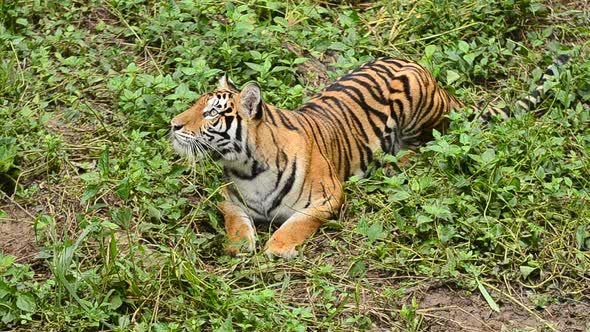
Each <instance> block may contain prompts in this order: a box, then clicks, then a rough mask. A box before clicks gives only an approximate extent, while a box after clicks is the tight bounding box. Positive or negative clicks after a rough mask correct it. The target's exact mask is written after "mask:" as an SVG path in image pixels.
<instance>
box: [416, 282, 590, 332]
mask: <svg viewBox="0 0 590 332" xmlns="http://www.w3.org/2000/svg"><path fill="white" fill-rule="evenodd" d="M416 300H417V303H418V304H419V312H420V313H421V314H422V315H423V316H424V320H425V328H426V329H425V330H427V331H552V329H551V328H550V327H549V326H552V327H553V329H554V331H572V332H574V331H582V332H585V331H590V302H589V301H586V302H574V301H572V300H568V301H565V302H564V303H553V304H550V305H548V306H547V307H546V308H545V309H537V310H535V309H533V311H532V312H529V311H528V310H527V309H525V307H523V306H520V305H518V304H515V303H513V302H508V300H507V299H506V300H505V301H503V302H500V301H498V302H500V303H498V304H499V305H500V312H499V313H497V312H494V311H492V310H491V309H490V307H489V306H488V304H487V303H486V301H485V300H484V298H483V297H482V296H481V295H479V294H477V293H470V292H468V291H464V290H455V289H451V288H448V287H441V288H437V289H430V290H428V291H426V292H419V293H417V294H416ZM520 300H522V301H521V303H522V302H525V305H526V307H527V308H531V307H532V306H531V303H528V301H526V299H519V301H520ZM535 316H537V317H535Z"/></svg>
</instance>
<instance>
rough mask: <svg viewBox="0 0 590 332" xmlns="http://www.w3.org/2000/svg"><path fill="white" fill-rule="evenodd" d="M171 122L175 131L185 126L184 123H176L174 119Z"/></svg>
mask: <svg viewBox="0 0 590 332" xmlns="http://www.w3.org/2000/svg"><path fill="white" fill-rule="evenodd" d="M170 124H171V125H172V130H173V131H178V130H180V129H182V127H184V125H183V124H179V123H175V122H174V121H172V122H171V123H170Z"/></svg>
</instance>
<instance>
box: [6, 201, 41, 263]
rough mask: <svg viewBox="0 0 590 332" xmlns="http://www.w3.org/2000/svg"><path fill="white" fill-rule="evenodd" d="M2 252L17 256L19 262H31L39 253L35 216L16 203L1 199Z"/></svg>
mask: <svg viewBox="0 0 590 332" xmlns="http://www.w3.org/2000/svg"><path fill="white" fill-rule="evenodd" d="M0 210H2V211H4V214H2V215H0V252H2V254H3V255H5V256H9V255H10V256H16V257H17V260H16V262H18V263H29V262H31V261H32V260H33V259H34V257H35V255H36V254H37V251H38V248H37V244H36V242H35V231H34V228H33V222H34V220H33V218H32V217H31V216H30V215H29V214H28V213H27V212H25V211H24V210H22V209H20V208H19V207H18V206H16V205H15V204H14V203H12V204H10V203H7V202H4V204H2V203H1V201H0Z"/></svg>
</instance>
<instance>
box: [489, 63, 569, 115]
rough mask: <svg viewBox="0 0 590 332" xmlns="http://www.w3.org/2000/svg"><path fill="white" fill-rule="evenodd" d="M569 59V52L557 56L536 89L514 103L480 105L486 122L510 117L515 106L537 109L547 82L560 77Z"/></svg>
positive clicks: (528, 109) (539, 113) (528, 110)
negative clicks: (498, 105)
mask: <svg viewBox="0 0 590 332" xmlns="http://www.w3.org/2000/svg"><path fill="white" fill-rule="evenodd" d="M568 60H569V56H568V55H567V54H562V55H560V56H559V57H557V59H556V60H554V61H553V63H552V64H551V65H549V67H547V69H546V70H545V72H544V73H543V74H542V75H541V77H540V78H539V80H538V81H537V85H536V87H535V89H533V90H532V91H531V92H530V93H529V95H528V96H526V97H524V98H522V99H520V100H519V101H517V102H516V103H515V104H514V105H508V106H504V107H495V106H493V105H487V107H486V106H483V107H482V106H479V107H478V108H479V109H480V110H481V111H482V112H483V114H482V115H481V119H482V120H483V121H485V122H489V121H490V120H491V119H492V117H494V116H499V117H500V118H502V119H508V118H509V117H511V116H512V115H513V113H514V110H515V108H516V109H522V110H524V111H525V112H530V111H532V110H535V108H536V107H537V106H538V105H539V104H540V103H541V101H542V100H543V97H544V95H545V93H546V91H545V82H546V81H547V80H551V79H558V78H559V69H560V67H562V66H563V65H564V64H565V63H566V62H567V61H568ZM543 114H545V112H543V111H535V112H534V113H533V115H534V116H535V117H540V116H542V115H543Z"/></svg>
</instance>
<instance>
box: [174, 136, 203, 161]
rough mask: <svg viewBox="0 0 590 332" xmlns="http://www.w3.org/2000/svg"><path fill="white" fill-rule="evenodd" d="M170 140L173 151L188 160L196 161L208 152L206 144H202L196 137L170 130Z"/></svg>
mask: <svg viewBox="0 0 590 332" xmlns="http://www.w3.org/2000/svg"><path fill="white" fill-rule="evenodd" d="M170 140H171V143H172V148H173V149H174V151H176V153H178V154H179V155H181V156H183V157H187V158H189V159H190V160H193V161H198V160H200V159H202V158H203V157H204V156H205V155H206V154H207V153H208V149H206V144H203V143H202V142H201V141H200V140H199V138H198V137H195V136H192V135H189V134H186V133H183V132H180V131H175V130H172V131H171V134H170Z"/></svg>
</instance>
